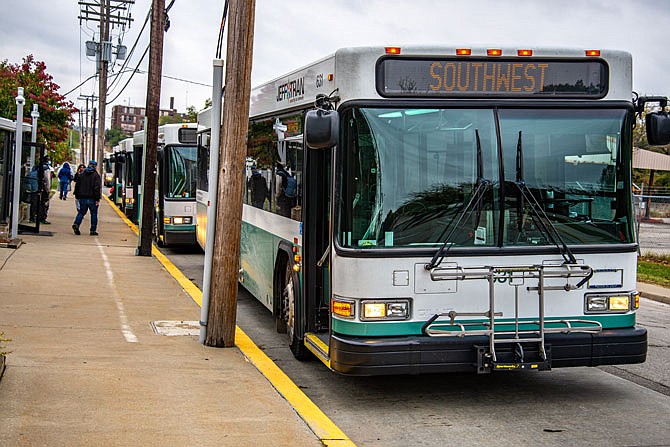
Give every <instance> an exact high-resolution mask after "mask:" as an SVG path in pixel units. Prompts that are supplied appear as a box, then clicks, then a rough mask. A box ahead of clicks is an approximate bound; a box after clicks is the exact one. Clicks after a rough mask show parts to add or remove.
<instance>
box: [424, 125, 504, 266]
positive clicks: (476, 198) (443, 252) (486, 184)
mask: <svg viewBox="0 0 670 447" xmlns="http://www.w3.org/2000/svg"><path fill="white" fill-rule="evenodd" d="M475 140H476V142H477V182H476V185H477V188H476V189H475V192H474V193H473V194H472V197H470V200H469V201H468V203H467V205H465V208H463V211H461V213H460V214H459V215H458V219H452V220H451V221H449V224H447V226H446V228H445V229H444V231H443V232H442V234H440V237H439V238H438V240H442V237H443V236H444V234H445V233H447V231H448V234H447V237H446V238H445V239H444V243H443V244H442V246H441V247H440V249H439V250H437V252H435V255H434V256H433V258H432V259H431V260H430V262H429V263H428V264H426V265H425V268H426V270H431V269H433V268H435V267H437V266H438V265H440V263H441V262H442V261H443V260H444V258H445V257H446V256H447V253H448V252H449V250H450V249H451V247H452V246H453V244H452V245H449V241H450V240H451V237H452V236H453V235H454V233H455V232H456V229H457V228H458V226H459V225H460V223H461V221H462V220H463V217H464V216H465V215H466V214H467V213H468V212H470V211H471V210H472V209H474V208H476V209H477V216H476V221H475V222H474V225H475V226H476V225H478V224H479V219H480V213H481V203H482V200H483V199H484V194H486V192H487V191H488V190H489V188H490V187H491V181H490V180H487V179H485V178H484V163H483V161H482V143H481V140H480V138H479V129H475ZM454 222H455V223H454Z"/></svg>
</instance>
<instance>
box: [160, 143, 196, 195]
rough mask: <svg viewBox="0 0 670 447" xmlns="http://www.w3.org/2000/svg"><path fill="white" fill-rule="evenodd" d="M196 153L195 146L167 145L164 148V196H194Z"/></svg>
mask: <svg viewBox="0 0 670 447" xmlns="http://www.w3.org/2000/svg"><path fill="white" fill-rule="evenodd" d="M196 155H197V147H196V146H167V147H166V148H165V155H164V157H165V163H166V172H167V175H166V185H165V187H166V190H165V197H166V198H169V199H188V198H193V197H195V183H196V182H195V180H196V175H197V166H196Z"/></svg>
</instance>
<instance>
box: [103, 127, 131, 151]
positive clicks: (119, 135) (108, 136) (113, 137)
mask: <svg viewBox="0 0 670 447" xmlns="http://www.w3.org/2000/svg"><path fill="white" fill-rule="evenodd" d="M126 138H128V136H127V135H126V134H125V133H124V132H123V129H121V128H120V127H112V128H111V129H107V130H106V131H105V141H106V142H107V145H108V146H109V147H110V148H113V147H114V146H116V145H117V144H119V141H121V140H125V139H126Z"/></svg>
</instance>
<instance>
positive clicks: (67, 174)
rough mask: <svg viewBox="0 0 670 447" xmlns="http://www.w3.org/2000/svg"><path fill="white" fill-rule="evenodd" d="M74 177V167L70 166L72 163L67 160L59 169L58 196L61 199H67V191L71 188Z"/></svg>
mask: <svg viewBox="0 0 670 447" xmlns="http://www.w3.org/2000/svg"><path fill="white" fill-rule="evenodd" d="M73 179H74V174H72V169H71V168H70V163H68V162H67V161H66V162H65V163H63V166H61V168H60V170H59V171H58V194H59V195H58V198H59V199H61V200H67V192H68V191H69V190H70V183H71V182H72V180H73Z"/></svg>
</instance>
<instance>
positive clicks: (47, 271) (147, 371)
mask: <svg viewBox="0 0 670 447" xmlns="http://www.w3.org/2000/svg"><path fill="white" fill-rule="evenodd" d="M75 213H76V211H75V207H74V199H72V198H70V199H68V200H67V201H61V200H58V199H57V198H54V199H52V200H51V209H50V212H49V220H50V221H51V222H52V224H51V225H43V226H42V227H41V230H42V231H41V232H40V234H39V235H32V234H21V235H20V238H21V239H22V240H23V242H24V243H23V245H21V246H20V247H19V248H18V249H8V248H0V332H4V333H5V337H7V338H10V339H12V341H10V342H9V343H5V345H8V349H9V350H11V351H13V352H12V353H11V354H9V355H8V356H7V361H6V364H7V368H6V370H5V373H4V376H3V377H2V380H0V445H2V446H35V445H44V446H84V445H85V446H136V445H137V446H145V445H147V446H149V445H150V446H176V445H203V446H235V447H243V446H259V445H272V446H319V445H322V443H321V442H320V440H319V438H318V436H316V435H315V434H314V432H312V431H311V430H310V429H309V427H308V426H307V425H306V423H305V422H304V421H303V420H302V419H301V418H300V417H299V416H298V414H297V413H296V412H295V410H294V409H293V408H292V407H291V406H290V405H289V403H288V402H287V401H286V400H285V399H284V398H283V397H282V396H281V395H279V393H278V392H277V391H276V390H275V388H273V386H272V385H271V384H270V382H269V381H268V380H267V379H266V378H265V377H264V376H263V375H262V374H261V373H260V372H259V371H258V370H257V369H256V368H255V367H254V366H253V365H252V364H251V363H249V362H248V361H247V360H246V359H245V357H244V355H243V354H242V353H241V352H240V350H239V349H238V348H230V349H217V348H208V347H204V346H202V345H201V344H199V342H198V337H197V336H192V335H191V336H189V335H187V336H162V335H157V334H156V333H155V332H154V330H153V329H152V322H154V321H157V320H168V321H182V320H185V321H197V320H199V319H200V309H199V307H198V305H197V304H196V303H195V302H194V301H193V300H192V299H191V298H190V297H189V296H188V295H187V294H186V293H185V292H184V290H183V289H182V287H181V286H180V285H179V284H178V283H177V282H176V281H175V280H174V279H173V278H172V277H171V276H170V275H169V274H168V272H167V271H166V270H165V269H164V268H163V267H162V266H161V265H160V264H159V262H158V261H157V260H156V259H155V258H154V257H137V256H135V254H134V253H135V248H136V246H137V236H135V234H134V233H133V232H132V231H131V230H130V229H129V228H128V226H127V225H126V224H125V223H124V222H123V221H122V220H121V219H120V218H119V217H118V216H117V214H116V212H115V211H114V210H113V209H112V207H111V206H110V205H109V204H108V203H107V202H105V201H103V202H102V203H101V206H100V224H99V226H98V232H99V233H100V235H99V236H97V237H96V236H89V234H88V232H89V231H88V230H89V222H90V220H89V217H88V216H87V217H86V218H85V219H84V223H83V225H82V227H81V230H82V235H81V236H75V235H74V234H73V232H72V229H71V225H72V221H73V220H74V216H75Z"/></svg>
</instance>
